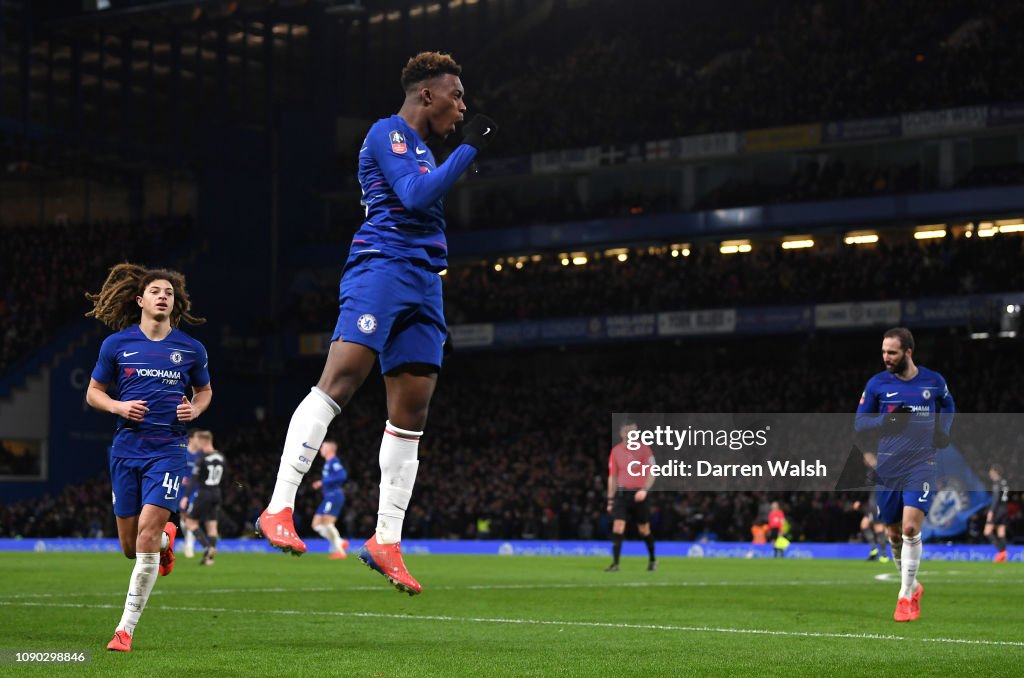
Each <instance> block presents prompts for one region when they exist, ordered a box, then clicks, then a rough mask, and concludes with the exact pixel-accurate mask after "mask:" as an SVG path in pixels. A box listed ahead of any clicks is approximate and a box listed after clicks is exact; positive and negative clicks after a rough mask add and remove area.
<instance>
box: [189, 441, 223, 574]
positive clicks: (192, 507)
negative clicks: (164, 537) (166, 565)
mask: <svg viewBox="0 0 1024 678" xmlns="http://www.w3.org/2000/svg"><path fill="white" fill-rule="evenodd" d="M200 440H201V441H202V453H201V454H200V456H199V461H198V462H196V467H195V473H194V475H193V476H192V478H193V480H194V481H195V494H194V495H193V496H194V498H193V500H192V501H191V502H190V503H189V506H188V514H189V516H191V519H192V522H193V523H194V524H195V527H194V528H192V533H193V535H194V536H195V538H196V539H197V540H198V541H199V543H200V544H202V545H203V560H202V561H201V562H200V563H199V564H200V565H213V560H214V557H215V556H216V555H217V541H218V540H219V539H220V533H219V532H218V529H217V521H218V520H220V505H221V503H222V502H223V496H222V495H221V491H220V486H221V481H222V480H223V479H224V468H225V463H224V455H222V454H221V453H220V452H218V451H217V449H216V448H215V447H214V446H213V433H211V432H210V431H201V432H200Z"/></svg>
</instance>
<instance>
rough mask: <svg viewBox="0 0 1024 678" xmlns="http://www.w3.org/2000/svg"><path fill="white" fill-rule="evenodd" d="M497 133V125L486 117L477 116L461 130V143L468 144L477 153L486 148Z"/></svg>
mask: <svg viewBox="0 0 1024 678" xmlns="http://www.w3.org/2000/svg"><path fill="white" fill-rule="evenodd" d="M497 133H498V123H496V122H494V121H493V120H491V119H490V118H488V117H487V116H486V115H477V116H475V117H474V118H473V119H472V120H470V121H469V122H467V123H466V126H465V127H463V128H462V143H464V144H469V145H470V146H472V147H473V148H475V149H476V150H478V151H482V150H484V149H485V148H487V144H489V143H491V139H493V138H494V135H495V134H497Z"/></svg>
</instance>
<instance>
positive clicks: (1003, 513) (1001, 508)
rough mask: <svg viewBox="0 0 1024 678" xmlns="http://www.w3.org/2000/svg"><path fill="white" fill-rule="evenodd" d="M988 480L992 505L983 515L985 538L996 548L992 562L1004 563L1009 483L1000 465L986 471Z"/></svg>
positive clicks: (994, 465)
mask: <svg viewBox="0 0 1024 678" xmlns="http://www.w3.org/2000/svg"><path fill="white" fill-rule="evenodd" d="M988 477H989V480H991V481H992V503H991V504H989V507H988V512H987V513H986V514H985V538H986V539H988V540H989V541H990V542H991V543H992V545H993V546H995V547H996V556H995V558H993V562H996V563H1005V562H1006V523H1008V522H1009V511H1008V510H1007V504H1008V503H1009V501H1010V483H1009V482H1007V480H1006V477H1005V476H1004V475H1003V467H1002V465H1000V464H992V466H990V467H989V469H988Z"/></svg>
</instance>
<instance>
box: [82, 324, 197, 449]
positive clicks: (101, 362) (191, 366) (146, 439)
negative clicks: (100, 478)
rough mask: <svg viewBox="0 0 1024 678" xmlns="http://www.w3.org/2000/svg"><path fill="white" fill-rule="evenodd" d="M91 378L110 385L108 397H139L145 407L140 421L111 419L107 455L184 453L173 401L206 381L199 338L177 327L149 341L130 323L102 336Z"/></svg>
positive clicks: (182, 425) (183, 434)
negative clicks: (111, 390) (111, 437)
mask: <svg viewBox="0 0 1024 678" xmlns="http://www.w3.org/2000/svg"><path fill="white" fill-rule="evenodd" d="M92 378H93V379H95V380H96V381H98V382H99V383H101V384H106V385H107V386H114V393H112V394H111V397H114V398H116V399H117V400H121V401H126V400H145V401H146V407H148V408H149V412H147V413H146V416H145V417H144V418H143V420H142V421H141V422H134V421H129V420H128V419H125V418H123V417H118V418H117V432H116V433H115V434H114V442H113V444H112V446H111V451H110V454H111V456H112V457H133V458H143V457H154V456H160V455H161V454H167V453H173V454H181V455H184V454H185V451H186V448H187V446H188V439H187V434H186V426H185V423H184V422H180V421H178V415H177V409H178V405H179V404H181V398H182V396H184V395H188V397H189V399H191V397H192V387H193V386H206V385H207V384H209V383H210V373H209V371H208V358H207V356H206V348H205V347H203V345H202V344H201V343H200V342H199V341H197V340H196V339H193V338H192V337H190V336H189V335H187V334H185V333H184V332H182V331H181V330H178V329H172V330H171V333H170V334H168V335H167V336H166V337H165V338H164V339H163V340H161V341H152V340H150V339H149V338H148V337H146V335H145V334H143V333H142V330H141V329H140V328H139V326H138V325H134V326H132V327H129V328H127V329H124V330H121V331H120V332H117V333H115V334H112V335H110V336H109V337H107V338H106V339H105V340H104V341H103V345H102V346H101V347H100V355H99V359H98V360H97V361H96V367H95V368H94V369H93V371H92Z"/></svg>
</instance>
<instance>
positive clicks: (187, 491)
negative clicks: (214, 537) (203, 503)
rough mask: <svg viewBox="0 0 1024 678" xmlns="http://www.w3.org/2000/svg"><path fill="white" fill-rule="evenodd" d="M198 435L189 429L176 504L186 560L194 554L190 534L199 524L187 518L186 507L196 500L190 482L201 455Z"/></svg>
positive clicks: (194, 548) (193, 485) (192, 484)
mask: <svg viewBox="0 0 1024 678" xmlns="http://www.w3.org/2000/svg"><path fill="white" fill-rule="evenodd" d="M199 433H200V431H199V429H197V428H194V429H190V430H189V432H188V446H187V447H186V448H185V475H183V476H182V477H181V489H182V492H181V502H180V503H179V504H178V508H179V509H180V510H181V512H180V513H179V514H178V525H180V526H181V531H182V533H184V535H185V557H186V558H191V557H192V556H194V555H195V554H196V536H195V535H194V534H192V531H193V530H194V529H196V527H198V525H199V523H197V522H196V521H195V520H192V518H191V517H190V516H189V513H188V507H189V506H191V504H192V502H193V501H195V498H196V485H195V483H194V482H193V481H192V476H193V474H195V471H196V464H197V463H198V462H199V456H200V455H201V454H202V452H201V451H200V445H199V440H198V438H197V435H198V434H199Z"/></svg>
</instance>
